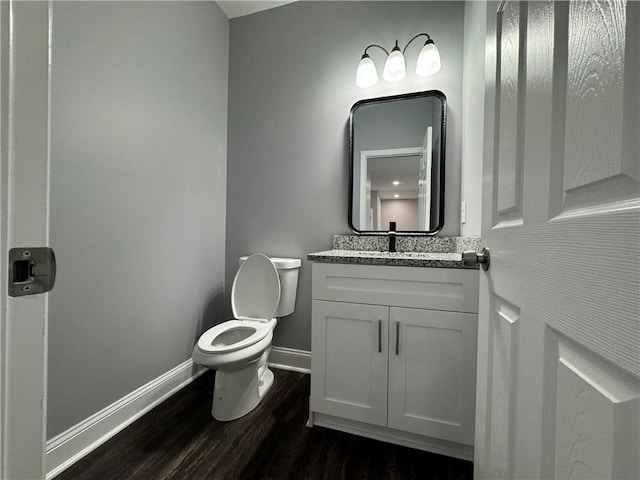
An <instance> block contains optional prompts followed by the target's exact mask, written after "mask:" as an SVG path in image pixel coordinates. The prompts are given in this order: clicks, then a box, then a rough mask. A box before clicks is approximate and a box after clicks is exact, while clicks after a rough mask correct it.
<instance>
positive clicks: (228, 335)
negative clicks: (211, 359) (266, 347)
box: [198, 320, 272, 353]
mask: <svg viewBox="0 0 640 480" xmlns="http://www.w3.org/2000/svg"><path fill="white" fill-rule="evenodd" d="M271 328H272V326H271V323H262V322H256V321H250V320H229V321H227V322H223V323H221V324H219V325H216V326H215V327H212V328H210V329H209V330H207V331H206V332H204V333H203V334H202V335H201V336H200V338H199V339H198V349H199V350H200V351H201V352H202V353H227V352H234V351H236V350H240V349H241V348H244V347H248V346H249V345H253V344H254V343H256V342H259V341H260V340H262V339H263V338H264V337H266V336H267V335H268V334H269V332H270V331H271ZM245 334H246V335H247V336H244V335H245ZM238 338H239V340H237V341H235V342H234V341H233V340H235V339H238Z"/></svg>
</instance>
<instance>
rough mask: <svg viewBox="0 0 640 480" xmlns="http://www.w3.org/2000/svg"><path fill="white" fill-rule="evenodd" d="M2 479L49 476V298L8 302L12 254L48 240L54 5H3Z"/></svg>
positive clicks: (0, 86)
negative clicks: (47, 380) (19, 248)
mask: <svg viewBox="0 0 640 480" xmlns="http://www.w3.org/2000/svg"><path fill="white" fill-rule="evenodd" d="M0 40H1V44H0V45H1V47H0V48H1V60H0V104H1V106H0V268H1V269H2V271H1V272H0V289H1V292H0V306H1V309H0V403H1V405H0V427H1V428H0V455H1V457H0V460H1V462H0V464H1V467H0V477H1V478H44V476H45V464H44V454H45V443H46V401H47V397H46V376H47V368H46V361H47V314H48V311H47V303H48V298H47V297H48V296H47V294H40V295H33V296H26V297H17V298H13V297H8V280H9V279H8V276H7V274H6V273H5V272H7V271H8V269H7V264H6V263H7V262H6V261H5V259H7V258H8V256H7V255H8V250H9V249H10V248H13V247H41V246H46V245H47V244H48V237H49V191H48V184H49V157H50V145H49V143H50V140H49V139H50V119H49V98H50V69H51V56H50V54H51V52H50V48H49V47H50V44H51V0H47V1H45V2H20V1H17V0H10V1H7V2H0Z"/></svg>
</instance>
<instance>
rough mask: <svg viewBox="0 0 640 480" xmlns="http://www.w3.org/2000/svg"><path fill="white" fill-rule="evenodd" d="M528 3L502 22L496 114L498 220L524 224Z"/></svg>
mask: <svg viewBox="0 0 640 480" xmlns="http://www.w3.org/2000/svg"><path fill="white" fill-rule="evenodd" d="M525 12H526V4H521V3H519V2H509V3H508V4H507V6H506V7H505V10H504V14H503V16H502V19H501V25H500V26H501V29H500V31H499V34H500V73H499V75H500V76H499V78H500V82H499V84H498V91H499V102H498V106H497V115H498V119H499V124H500V129H499V130H498V132H499V136H498V143H497V144H498V145H499V148H498V151H497V154H498V155H497V159H496V169H495V171H494V174H495V175H496V178H497V182H498V191H497V196H496V198H495V201H496V221H497V223H504V222H513V221H515V222H521V221H522V175H523V170H522V148H521V145H520V143H519V141H520V137H521V135H520V128H521V121H520V120H519V117H520V110H521V106H522V98H521V97H522V95H523V87H524V86H523V85H521V83H522V65H523V64H522V62H521V59H522V54H521V52H520V50H521V44H522V42H521V37H522V35H523V31H522V30H523V28H525V20H526V15H525Z"/></svg>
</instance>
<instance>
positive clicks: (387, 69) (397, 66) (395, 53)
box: [382, 46, 407, 82]
mask: <svg viewBox="0 0 640 480" xmlns="http://www.w3.org/2000/svg"><path fill="white" fill-rule="evenodd" d="M406 74H407V68H406V65H405V62H404V55H402V52H401V51H400V49H399V48H398V47H397V46H396V47H394V48H393V50H391V54H390V55H389V58H387V62H386V63H385V64H384V70H383V72H382V78H384V79H385V80H386V81H387V82H397V81H399V80H402V79H403V78H404V77H405V75H406Z"/></svg>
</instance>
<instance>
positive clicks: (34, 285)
mask: <svg viewBox="0 0 640 480" xmlns="http://www.w3.org/2000/svg"><path fill="white" fill-rule="evenodd" d="M55 281H56V256H55V254H54V253H53V249H51V248H49V247H38V248H12V249H11V250H9V296H10V297H23V296H25V295H36V294H38V293H45V292H48V291H49V290H51V289H52V288H53V284H54V283H55Z"/></svg>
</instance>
